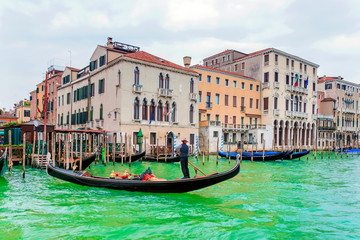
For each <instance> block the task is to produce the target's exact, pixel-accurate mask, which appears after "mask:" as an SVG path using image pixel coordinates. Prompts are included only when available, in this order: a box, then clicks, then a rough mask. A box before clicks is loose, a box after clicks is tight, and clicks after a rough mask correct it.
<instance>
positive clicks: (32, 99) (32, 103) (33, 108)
mask: <svg viewBox="0 0 360 240" xmlns="http://www.w3.org/2000/svg"><path fill="white" fill-rule="evenodd" d="M35 119H36V90H34V91H31V92H30V120H35Z"/></svg>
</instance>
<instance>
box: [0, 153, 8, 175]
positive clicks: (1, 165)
mask: <svg viewBox="0 0 360 240" xmlns="http://www.w3.org/2000/svg"><path fill="white" fill-rule="evenodd" d="M6 155H7V149H5V152H4V153H3V155H2V156H1V157H0V177H2V176H4V173H5V171H6V168H7V161H6Z"/></svg>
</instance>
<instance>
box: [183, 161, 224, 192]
mask: <svg viewBox="0 0 360 240" xmlns="http://www.w3.org/2000/svg"><path fill="white" fill-rule="evenodd" d="M188 163H190V164H191V166H193V167H194V168H195V170H199V171H200V172H201V173H202V174H204V175H205V176H207V175H206V174H205V173H204V172H203V171H201V170H200V169H199V168H198V167H196V166H195V165H194V164H192V163H191V162H188ZM216 185H217V186H218V187H220V188H221V186H220V185H219V184H216Z"/></svg>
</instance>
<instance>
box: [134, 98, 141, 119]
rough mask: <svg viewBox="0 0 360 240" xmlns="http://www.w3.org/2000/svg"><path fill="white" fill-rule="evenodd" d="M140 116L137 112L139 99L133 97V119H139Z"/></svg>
mask: <svg viewBox="0 0 360 240" xmlns="http://www.w3.org/2000/svg"><path fill="white" fill-rule="evenodd" d="M139 118H140V114H139V99H138V98H135V101H134V119H139Z"/></svg>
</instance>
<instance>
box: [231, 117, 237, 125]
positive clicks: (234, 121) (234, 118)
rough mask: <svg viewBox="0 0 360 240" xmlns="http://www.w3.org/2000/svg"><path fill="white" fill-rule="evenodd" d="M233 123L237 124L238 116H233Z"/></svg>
mask: <svg viewBox="0 0 360 240" xmlns="http://www.w3.org/2000/svg"><path fill="white" fill-rule="evenodd" d="M232 118H233V124H234V125H235V124H236V116H233V117H232Z"/></svg>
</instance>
